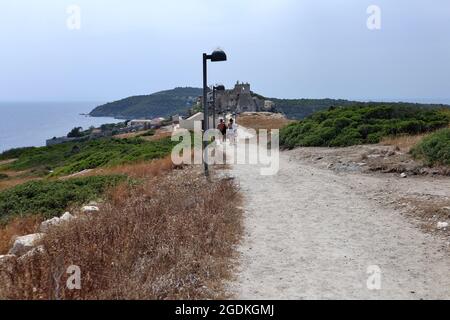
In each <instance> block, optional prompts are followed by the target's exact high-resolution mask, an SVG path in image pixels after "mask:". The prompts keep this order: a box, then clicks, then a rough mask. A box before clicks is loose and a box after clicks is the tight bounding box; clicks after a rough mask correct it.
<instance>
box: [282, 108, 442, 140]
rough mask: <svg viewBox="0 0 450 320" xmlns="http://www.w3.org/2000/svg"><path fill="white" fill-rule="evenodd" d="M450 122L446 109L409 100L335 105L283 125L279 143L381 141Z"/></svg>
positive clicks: (440, 126)
mask: <svg viewBox="0 0 450 320" xmlns="http://www.w3.org/2000/svg"><path fill="white" fill-rule="evenodd" d="M449 122H450V116H448V114H447V113H445V112H444V111H443V109H436V108H425V107H418V106H415V107H412V106H410V105H409V104H385V105H382V104H359V105H354V106H348V107H337V108H336V107H334V108H329V109H328V110H326V111H320V112H316V113H314V114H313V115H311V116H309V117H307V118H306V119H305V120H302V121H298V122H294V123H292V124H290V125H288V126H287V127H285V128H283V129H282V130H281V133H280V143H281V145H283V146H284V147H287V148H295V147H299V146H304V147H312V146H319V147H339V146H350V145H356V144H363V143H378V142H379V141H380V139H381V138H382V137H384V136H388V135H400V134H418V133H422V132H429V131H433V130H436V129H439V128H442V127H446V126H447V125H448V124H449Z"/></svg>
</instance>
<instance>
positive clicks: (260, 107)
mask: <svg viewBox="0 0 450 320" xmlns="http://www.w3.org/2000/svg"><path fill="white" fill-rule="evenodd" d="M212 96H213V94H212V92H211V91H210V92H208V96H207V97H208V101H209V102H211V101H212ZM199 100H200V102H201V99H199ZM274 109H275V104H274V103H273V102H272V101H269V100H263V99H260V98H258V97H256V96H254V95H253V94H252V91H251V87H250V84H249V83H240V82H239V81H238V82H236V84H235V86H234V88H233V89H230V90H225V91H216V111H217V113H220V114H224V113H242V112H260V111H274Z"/></svg>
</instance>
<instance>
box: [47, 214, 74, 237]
mask: <svg viewBox="0 0 450 320" xmlns="http://www.w3.org/2000/svg"><path fill="white" fill-rule="evenodd" d="M74 218H75V217H74V216H73V215H71V214H70V212H66V213H64V214H63V215H62V216H61V218H58V217H55V218H52V219H50V220H46V221H44V222H42V223H41V225H40V227H39V232H42V233H46V232H48V230H49V229H50V228H51V227H56V226H59V225H61V224H63V223H64V222H67V221H70V220H72V219H74Z"/></svg>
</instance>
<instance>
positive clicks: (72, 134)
mask: <svg viewBox="0 0 450 320" xmlns="http://www.w3.org/2000/svg"><path fill="white" fill-rule="evenodd" d="M82 129H83V128H81V127H75V128H73V129H72V130H71V131H70V132H69V134H68V135H67V137H68V138H80V137H82V136H83V133H82V131H81V130H82Z"/></svg>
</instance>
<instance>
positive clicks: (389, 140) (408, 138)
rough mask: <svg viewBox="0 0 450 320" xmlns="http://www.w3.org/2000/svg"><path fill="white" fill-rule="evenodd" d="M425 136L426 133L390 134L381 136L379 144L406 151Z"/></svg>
mask: <svg viewBox="0 0 450 320" xmlns="http://www.w3.org/2000/svg"><path fill="white" fill-rule="evenodd" d="M425 136H426V134H418V135H403V136H390V137H385V138H383V139H382V140H381V142H380V144H381V145H386V146H394V147H396V148H397V150H399V151H402V152H406V153H408V152H410V151H411V149H412V148H413V147H414V146H415V145H416V144H418V143H419V142H420V141H422V140H423V138H424V137H425Z"/></svg>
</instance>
